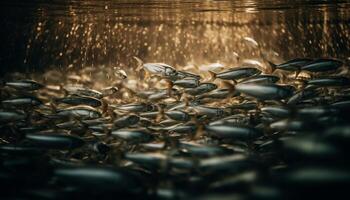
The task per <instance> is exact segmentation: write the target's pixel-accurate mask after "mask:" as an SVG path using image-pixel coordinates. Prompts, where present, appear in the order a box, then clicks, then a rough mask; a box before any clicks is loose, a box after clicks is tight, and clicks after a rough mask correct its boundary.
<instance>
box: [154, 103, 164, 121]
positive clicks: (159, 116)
mask: <svg viewBox="0 0 350 200" xmlns="http://www.w3.org/2000/svg"><path fill="white" fill-rule="evenodd" d="M157 107H158V114H157V117H156V119H155V121H156V122H160V121H161V120H162V119H163V118H164V116H165V112H164V108H163V107H162V106H160V105H157Z"/></svg>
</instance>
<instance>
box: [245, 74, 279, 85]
mask: <svg viewBox="0 0 350 200" xmlns="http://www.w3.org/2000/svg"><path fill="white" fill-rule="evenodd" d="M279 80H280V78H279V77H278V76H274V75H257V76H252V77H249V78H247V79H244V80H242V81H241V82H239V83H244V84H248V83H253V84H273V83H276V82H277V81H279Z"/></svg>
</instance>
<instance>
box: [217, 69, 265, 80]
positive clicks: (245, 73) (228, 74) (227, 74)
mask: <svg viewBox="0 0 350 200" xmlns="http://www.w3.org/2000/svg"><path fill="white" fill-rule="evenodd" d="M260 73H261V71H260V70H259V69H256V68H253V67H241V68H232V69H229V70H227V71H224V72H220V73H218V74H215V73H214V72H211V75H212V79H216V78H219V79H223V80H238V79H242V78H247V77H250V76H254V75H258V74H260Z"/></svg>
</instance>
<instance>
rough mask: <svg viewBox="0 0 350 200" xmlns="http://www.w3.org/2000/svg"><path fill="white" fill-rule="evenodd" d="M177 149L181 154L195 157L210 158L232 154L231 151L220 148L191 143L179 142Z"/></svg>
mask: <svg viewBox="0 0 350 200" xmlns="http://www.w3.org/2000/svg"><path fill="white" fill-rule="evenodd" d="M179 148H180V152H181V153H183V154H185V155H191V156H195V157H197V156H198V157H211V156H220V155H227V154H230V153H232V150H230V149H227V148H224V147H221V146H214V145H202V144H196V143H191V142H181V143H180V147H179Z"/></svg>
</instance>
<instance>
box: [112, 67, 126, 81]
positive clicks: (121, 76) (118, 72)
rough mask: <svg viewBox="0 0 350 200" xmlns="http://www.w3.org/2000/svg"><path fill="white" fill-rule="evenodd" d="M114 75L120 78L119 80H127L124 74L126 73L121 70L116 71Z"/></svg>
mask: <svg viewBox="0 0 350 200" xmlns="http://www.w3.org/2000/svg"><path fill="white" fill-rule="evenodd" d="M114 75H115V76H117V77H120V78H121V79H127V78H128V75H127V74H126V72H125V71H124V70H122V69H117V70H116V71H115V72H114Z"/></svg>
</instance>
